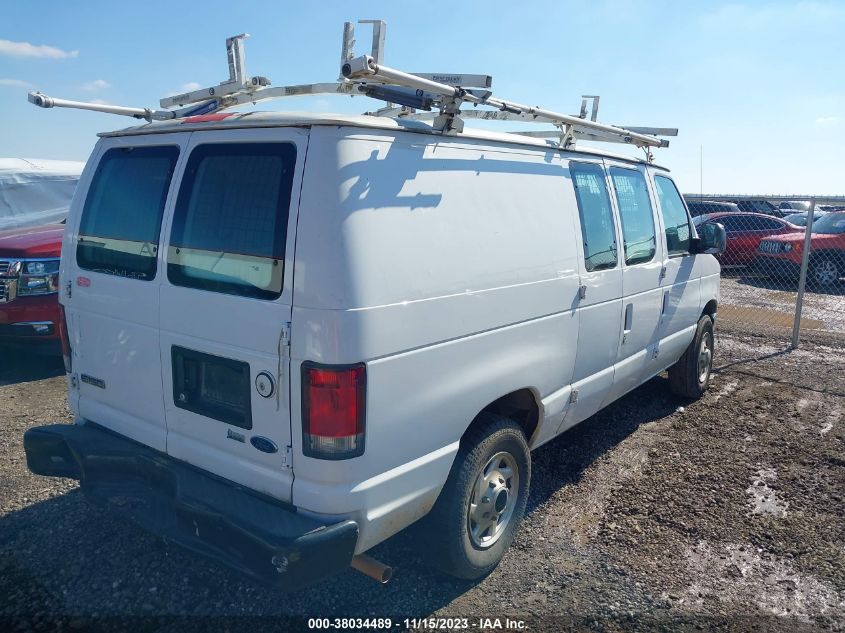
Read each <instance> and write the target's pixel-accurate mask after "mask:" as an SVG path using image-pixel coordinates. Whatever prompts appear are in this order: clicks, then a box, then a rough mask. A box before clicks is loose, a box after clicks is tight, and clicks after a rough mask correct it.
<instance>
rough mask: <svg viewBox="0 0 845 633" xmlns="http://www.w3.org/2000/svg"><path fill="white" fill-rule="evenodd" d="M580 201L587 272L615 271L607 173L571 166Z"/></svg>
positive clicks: (594, 167)
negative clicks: (607, 269)
mask: <svg viewBox="0 0 845 633" xmlns="http://www.w3.org/2000/svg"><path fill="white" fill-rule="evenodd" d="M569 173H570V174H571V175H572V184H573V185H574V186H575V197H576V198H577V200H578V215H579V216H580V217H581V237H582V238H583V239H584V264H585V267H586V269H587V270H588V271H592V270H601V269H605V268H615V267H616V260H617V257H616V228H615V226H614V223H613V210H612V209H611V206H610V195H609V194H608V193H607V181H606V180H605V175H604V169H603V168H602V167H601V166H599V165H595V164H593V163H569Z"/></svg>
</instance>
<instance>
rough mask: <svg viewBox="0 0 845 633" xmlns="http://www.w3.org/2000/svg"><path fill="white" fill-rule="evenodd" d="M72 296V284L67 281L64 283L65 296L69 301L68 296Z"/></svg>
mask: <svg viewBox="0 0 845 633" xmlns="http://www.w3.org/2000/svg"><path fill="white" fill-rule="evenodd" d="M72 294H73V282H71V281H68V282H66V283H65V296H67V298H68V299H70V296H71V295H72Z"/></svg>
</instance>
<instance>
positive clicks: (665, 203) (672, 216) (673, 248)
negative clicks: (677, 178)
mask: <svg viewBox="0 0 845 633" xmlns="http://www.w3.org/2000/svg"><path fill="white" fill-rule="evenodd" d="M654 184H655V185H656V186H657V199H658V200H659V201H660V211H661V212H662V213H663V224H664V225H665V227H666V247H667V249H668V253H669V256H670V257H671V256H672V255H688V254H689V252H690V251H689V249H690V226H689V217H688V216H687V210H686V209H685V208H684V202H683V200H681V194H679V193H678V190H677V189H676V188H675V183H674V182H672V181H671V180H670V179H669V178H667V177H666V176H655V177H654Z"/></svg>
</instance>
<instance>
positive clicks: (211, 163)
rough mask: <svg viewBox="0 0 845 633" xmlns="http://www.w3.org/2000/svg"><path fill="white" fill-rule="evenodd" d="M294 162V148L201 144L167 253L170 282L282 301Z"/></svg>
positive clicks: (181, 194)
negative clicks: (280, 299) (280, 296)
mask: <svg viewBox="0 0 845 633" xmlns="http://www.w3.org/2000/svg"><path fill="white" fill-rule="evenodd" d="M295 163H296V147H295V146H294V145H293V144H291V143H214V144H208V145H200V146H198V147H197V148H196V149H195V150H194V151H193V152H192V153H191V156H190V158H189V159H188V165H187V167H186V168H185V176H184V177H183V179H182V185H181V188H180V190H179V197H178V199H177V201H176V211H175V213H174V217H173V230H172V232H171V236H170V248H169V249H168V253H167V278H168V279H169V280H170V282H171V283H173V284H174V285H176V286H185V287H188V288H198V289H200V290H208V291H211V292H221V293H225V294H235V295H242V296H247V297H254V298H258V299H276V298H278V297H279V295H281V293H282V279H283V269H284V259H285V242H286V240H287V226H288V212H289V209H290V199H291V187H292V184H293V171H294V166H295Z"/></svg>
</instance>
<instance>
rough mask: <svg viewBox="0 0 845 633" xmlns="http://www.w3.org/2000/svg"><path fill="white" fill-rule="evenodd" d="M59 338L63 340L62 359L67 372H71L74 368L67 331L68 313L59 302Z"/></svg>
mask: <svg viewBox="0 0 845 633" xmlns="http://www.w3.org/2000/svg"><path fill="white" fill-rule="evenodd" d="M59 338H60V339H61V341H62V359H63V360H64V361H65V372H67V373H68V374H69V373H71V371H72V369H73V361H72V356H71V349H70V336H69V335H68V331H67V315H66V314H65V307H64V306H63V305H62V304H61V303H60V304H59Z"/></svg>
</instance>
